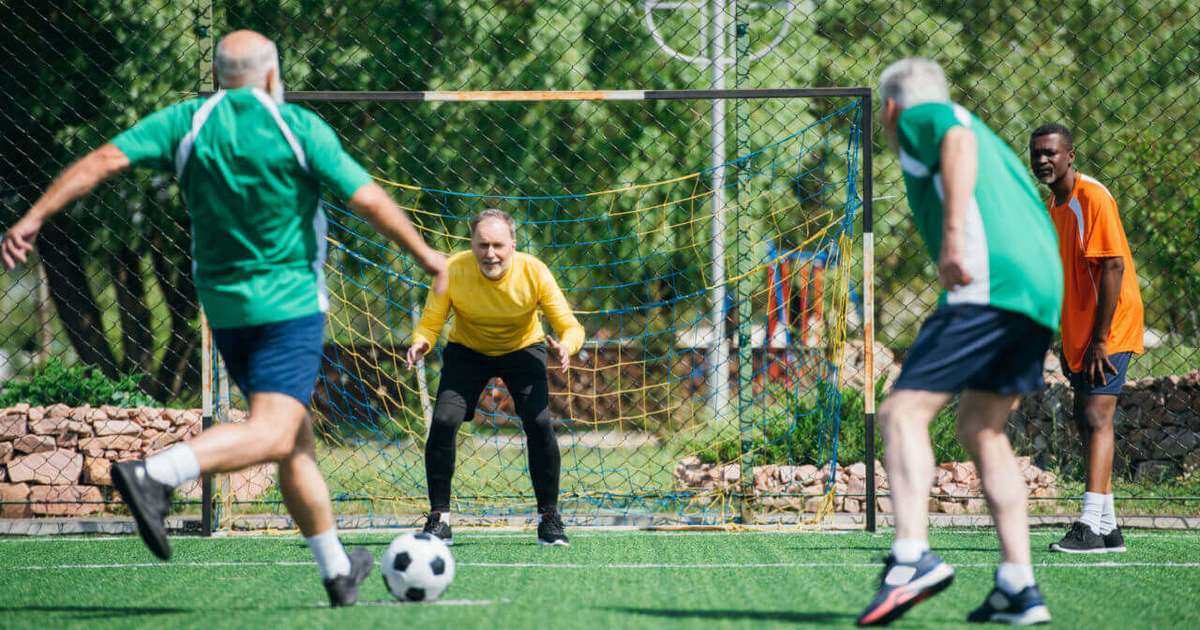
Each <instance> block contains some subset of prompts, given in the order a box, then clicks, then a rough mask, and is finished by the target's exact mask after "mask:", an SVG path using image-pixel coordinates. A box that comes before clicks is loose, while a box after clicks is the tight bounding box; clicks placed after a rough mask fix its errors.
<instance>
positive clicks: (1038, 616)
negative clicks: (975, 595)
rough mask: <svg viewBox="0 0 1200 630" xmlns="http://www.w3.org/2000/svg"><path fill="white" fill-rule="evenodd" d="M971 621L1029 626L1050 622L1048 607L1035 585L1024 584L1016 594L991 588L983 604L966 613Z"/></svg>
mask: <svg viewBox="0 0 1200 630" xmlns="http://www.w3.org/2000/svg"><path fill="white" fill-rule="evenodd" d="M967 621H969V622H971V623H1006V624H1008V625H1010V626H1031V625H1033V624H1035V623H1050V609H1049V608H1046V600H1045V599H1042V592H1041V591H1039V590H1038V587H1037V586H1026V587H1025V588H1024V589H1022V590H1021V592H1020V593H1017V594H1016V595H1009V594H1008V593H1005V592H1004V591H1002V590H1000V589H999V588H993V589H992V592H991V593H989V594H988V596H987V599H985V600H983V604H981V605H980V606H979V608H976V609H975V610H972V611H971V614H969V615H967Z"/></svg>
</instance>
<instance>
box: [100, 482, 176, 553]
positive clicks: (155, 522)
mask: <svg viewBox="0 0 1200 630" xmlns="http://www.w3.org/2000/svg"><path fill="white" fill-rule="evenodd" d="M112 482H113V487H115V488H116V489H117V492H119V493H120V494H121V500H122V501H124V502H125V505H126V506H127V507H128V508H129V512H130V513H131V514H133V520H134V521H136V522H137V530H138V533H139V534H141V535H142V542H144V543H146V546H147V547H149V548H150V551H151V552H152V553H153V554H154V555H156V556H158V557H159V558H161V559H163V560H170V559H171V543H170V541H168V540H167V513H168V512H170V511H171V486H168V485H167V484H165V483H159V482H157V481H155V480H153V479H151V478H150V475H149V474H147V473H146V462H144V461H141V460H135V461H128V462H117V463H115V464H113V465H112Z"/></svg>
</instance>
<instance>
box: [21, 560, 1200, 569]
mask: <svg viewBox="0 0 1200 630" xmlns="http://www.w3.org/2000/svg"><path fill="white" fill-rule="evenodd" d="M314 564H316V563H314V562H311V561H300V560H272V561H249V562H233V561H220V560H214V561H201V562H134V563H109V564H42V565H28V566H14V567H5V570H7V571H72V570H86V569H104V570H107V569H172V568H176V569H178V568H184V569H191V568H198V569H211V568H226V567H301V566H303V567H308V566H313V565H314ZM457 566H460V567H472V568H482V569H615V570H635V569H833V568H844V569H879V567H880V566H881V565H880V563H878V562H752V563H741V562H728V563H720V562H708V563H696V564H685V563H644V564H638V563H613V564H579V563H567V562H459V563H458V565H457ZM953 566H954V567H955V568H960V569H983V568H986V569H994V568H995V567H996V565H995V563H991V562H968V563H961V564H955V565H953ZM1033 566H1034V568H1044V569H1126V568H1137V567H1147V568H1162V569H1167V568H1170V569H1200V562H1043V563H1039V564H1034V565H1033Z"/></svg>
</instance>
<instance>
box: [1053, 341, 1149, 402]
mask: <svg viewBox="0 0 1200 630" xmlns="http://www.w3.org/2000/svg"><path fill="white" fill-rule="evenodd" d="M1132 358H1133V353H1132V352H1118V353H1116V354H1110V355H1108V360H1109V362H1110V363H1112V364H1113V367H1115V368H1117V372H1116V374H1110V373H1109V372H1108V368H1105V369H1104V378H1105V381H1104V384H1103V385H1094V384H1092V379H1090V378H1088V375H1087V374H1084V373H1083V372H1072V371H1071V368H1069V367H1067V363H1066V362H1065V361H1064V362H1063V364H1062V366H1063V371H1064V372H1066V373H1067V380H1069V381H1071V388H1072V389H1074V390H1075V392H1076V393H1077V394H1082V395H1084V396H1092V395H1098V394H1106V395H1109V396H1119V395H1120V394H1121V388H1122V387H1124V386H1125V373H1126V372H1128V371H1129V360H1130V359H1132Z"/></svg>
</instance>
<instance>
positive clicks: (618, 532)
mask: <svg viewBox="0 0 1200 630" xmlns="http://www.w3.org/2000/svg"><path fill="white" fill-rule="evenodd" d="M417 529H418V528H417V527H416V526H413V527H407V528H404V527H402V528H383V529H378V530H339V532H338V533H339V534H344V535H345V536H346V538H347V539H348V540H358V539H360V538H366V539H374V538H384V537H387V536H398V535H400V534H403V533H407V532H415V531H417ZM460 532H461V533H456V536H455V537H461V538H462V539H463V540H472V539H489V538H500V539H503V538H523V537H526V536H532V535H533V532H534V529H533V527H532V526H530V527H528V528H521V529H518V530H507V531H496V532H484V531H479V530H476V531H472V530H470V529H463V530H460ZM476 532H478V533H476ZM859 533H865V532H861V531H858V530H806V529H761V530H750V531H672V530H646V529H641V528H627V529H605V530H597V531H587V530H581V529H572V530H571V537H572V538H606V537H612V536H635V535H637V536H646V537H655V538H660V537H662V538H667V537H676V536H725V535H732V534H736V535H737V536H762V535H767V536H780V535H794V536H814V535H816V536H845V535H849V534H859ZM946 533H947V534H953V535H955V536H988V537H995V535H996V532H995V531H994V530H992V529H986V528H981V529H965V530H958V531H953V532H946ZM1122 533H1123V534H1124V536H1125V538H1127V539H1129V538H1132V539H1138V538H1147V539H1153V538H1184V537H1187V535H1189V534H1195V533H1196V532H1195V531H1192V530H1178V531H1174V530H1172V531H1157V532H1137V531H1133V532H1131V531H1123V532H1122ZM1032 534H1033V536H1034V537H1035V538H1036V537H1038V536H1039V534H1045V535H1047V536H1054V537H1058V536H1060V535H1061V533H1060V532H1059V531H1058V530H1053V531H1049V530H1047V531H1044V532H1037V531H1035V532H1032ZM891 535H892V534H891V532H890V531H884V532H878V533H876V534H875V536H887V537H890V536H891ZM180 538H182V539H183V540H187V541H188V542H189V543H201V544H203V543H204V542H206V541H223V540H239V541H242V540H256V541H278V540H287V539H289V538H296V539H299V533H297V532H289V533H284V534H279V533H272V534H265V533H246V534H243V533H237V534H235V535H232V536H215V537H213V538H202V537H198V536H185V537H178V538H176V540H178V539H180ZM117 540H122V541H133V540H138V537H137V536H136V535H135V534H132V533H131V534H126V535H122V536H4V537H0V545H3V544H5V543H52V542H111V541H117ZM935 547H936V546H935ZM880 551H884V549H883V548H882V547H881V548H880Z"/></svg>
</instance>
